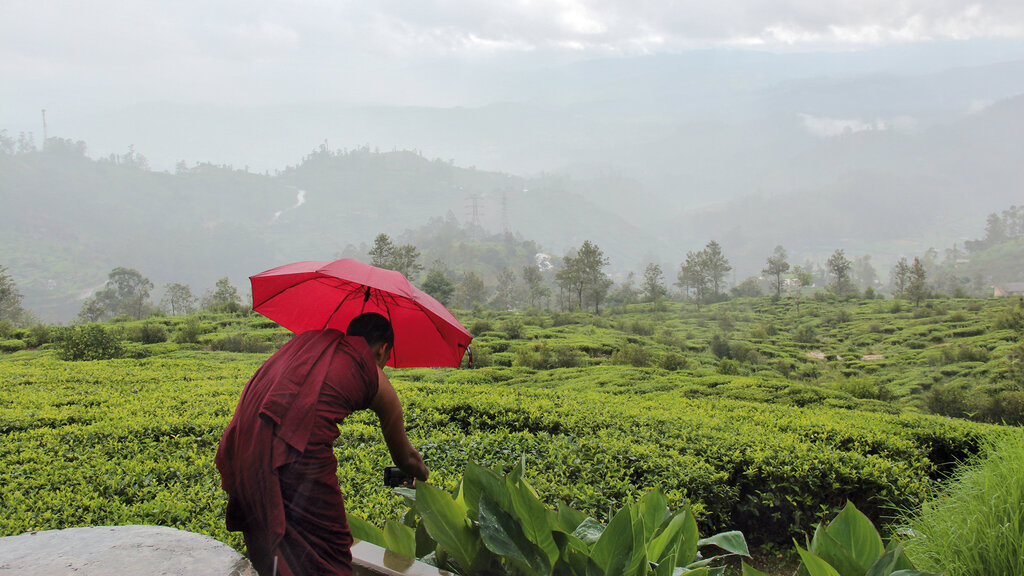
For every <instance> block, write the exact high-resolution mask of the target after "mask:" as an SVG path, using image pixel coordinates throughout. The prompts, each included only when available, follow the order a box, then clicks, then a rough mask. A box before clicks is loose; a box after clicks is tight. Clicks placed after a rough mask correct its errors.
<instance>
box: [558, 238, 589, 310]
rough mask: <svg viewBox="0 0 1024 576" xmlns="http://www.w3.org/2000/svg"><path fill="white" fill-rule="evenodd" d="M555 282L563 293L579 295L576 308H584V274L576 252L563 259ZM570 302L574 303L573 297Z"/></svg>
mask: <svg viewBox="0 0 1024 576" xmlns="http://www.w3.org/2000/svg"><path fill="white" fill-rule="evenodd" d="M555 282H557V283H558V288H559V289H560V290H561V291H562V292H563V293H565V292H568V293H569V294H577V295H578V298H577V304H576V307H577V308H582V307H583V286H584V284H583V274H582V271H581V269H580V266H579V264H578V263H577V262H576V253H575V252H570V253H569V254H566V255H565V257H564V258H562V267H561V268H559V269H558V272H556V273H555ZM569 301H570V302H571V301H572V298H571V297H570V298H569ZM563 303H564V302H563ZM570 305H571V304H570Z"/></svg>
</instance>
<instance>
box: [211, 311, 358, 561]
mask: <svg viewBox="0 0 1024 576" xmlns="http://www.w3.org/2000/svg"><path fill="white" fill-rule="evenodd" d="M377 385H378V382H377V365H376V363H375V362H374V360H373V355H372V354H371V352H370V349H369V347H368V346H367V345H366V341H365V340H364V339H362V338H345V337H344V335H343V334H342V333H341V332H339V331H337V330H312V331H309V332H305V333H303V334H300V335H298V336H296V337H294V338H293V339H292V340H291V341H290V342H288V343H287V344H285V345H284V346H283V347H282V348H281V349H280V350H278V351H277V352H276V353H275V354H274V355H273V356H271V357H270V358H269V359H268V360H267V361H266V362H265V363H264V364H263V365H262V366H260V368H259V370H257V371H256V374H254V375H253V377H252V379H250V380H249V382H248V383H247V384H246V385H245V389H244V390H243V391H242V397H241V398H240V399H239V401H238V407H237V408H236V409H235V415H234V417H233V418H232V419H231V423H230V424H228V427H227V429H226V430H225V431H224V436H223V438H221V442H220V446H219V448H218V449H217V456H216V458H215V462H216V464H217V469H218V470H219V471H220V475H221V487H222V488H224V490H225V491H226V492H227V493H228V507H227V527H228V530H232V531H238V530H241V531H242V533H243V535H244V536H245V543H246V547H247V548H248V550H249V559H250V560H251V561H252V563H253V566H254V567H255V568H256V570H257V571H258V572H259V573H260V574H261V575H270V574H273V573H275V570H276V574H279V575H281V576H305V575H321V574H323V575H348V574H351V561H352V556H351V553H350V552H349V548H350V546H351V544H352V535H351V534H350V533H349V530H348V523H347V522H346V521H345V504H344V500H343V499H342V496H341V490H340V489H339V488H338V477H337V468H338V462H337V459H336V458H335V457H334V450H333V443H334V440H335V439H336V438H337V437H338V435H339V431H338V426H337V425H338V423H340V422H341V421H342V420H343V419H344V418H345V417H346V416H348V415H349V414H351V413H352V412H354V411H356V410H361V409H364V408H367V407H369V406H370V403H371V402H372V401H373V398H374V396H376V394H377Z"/></svg>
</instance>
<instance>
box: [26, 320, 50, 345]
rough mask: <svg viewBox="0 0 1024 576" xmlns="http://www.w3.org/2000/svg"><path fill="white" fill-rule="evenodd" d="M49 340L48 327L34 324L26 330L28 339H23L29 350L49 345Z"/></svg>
mask: <svg viewBox="0 0 1024 576" xmlns="http://www.w3.org/2000/svg"><path fill="white" fill-rule="evenodd" d="M50 339H51V330H50V327H49V326H47V325H46V324H36V325H35V326H32V327H31V328H29V329H28V337H27V338H26V339H25V345H27V346H28V347H29V348H39V347H40V346H42V345H43V344H49V343H50Z"/></svg>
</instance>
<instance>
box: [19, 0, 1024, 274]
mask: <svg viewBox="0 0 1024 576" xmlns="http://www.w3.org/2000/svg"><path fill="white" fill-rule="evenodd" d="M0 77H2V78H3V82H2V83H0V129H3V130H6V131H7V133H8V135H9V136H17V135H19V134H21V133H25V134H29V133H31V134H32V135H33V136H34V139H35V142H36V143H37V144H38V143H41V141H42V138H43V133H44V127H43V117H42V112H41V111H42V110H44V109H45V111H46V112H45V118H46V122H47V126H46V128H45V130H46V135H47V136H49V137H60V138H67V139H71V140H76V141H77V140H82V141H84V142H85V143H86V144H87V145H88V154H89V156H90V157H93V158H101V157H106V156H108V155H110V154H124V153H125V152H126V151H127V150H129V149H130V147H131V149H133V150H134V151H136V152H138V153H141V154H142V155H144V156H145V157H146V158H147V159H148V161H149V165H150V166H151V168H152V169H153V170H156V171H168V172H173V171H174V170H175V167H176V166H181V165H184V166H188V167H191V166H195V165H196V164H197V163H211V164H214V165H227V166H232V167H234V168H236V169H245V170H249V171H252V172H256V173H264V172H267V173H269V174H275V173H277V172H278V171H281V170H284V169H285V168H286V167H288V166H291V165H296V164H298V163H300V162H301V161H302V160H303V158H304V157H305V156H306V155H307V154H309V153H310V152H311V151H312V150H315V149H317V148H318V147H321V146H325V147H327V148H329V149H335V150H344V149H354V148H360V147H366V148H367V149H369V150H378V149H379V150H381V151H390V150H412V151H416V153H417V154H419V155H421V156H422V157H424V158H427V159H434V158H439V159H441V160H443V161H445V162H448V163H450V164H451V165H453V166H456V167H464V168H469V167H473V168H475V169H477V170H485V171H495V172H500V173H503V174H505V175H508V176H509V177H510V178H512V177H514V178H515V179H516V180H515V182H514V186H513V185H512V183H509V184H508V185H507V186H505V188H504V190H503V191H502V193H507V192H508V191H509V190H512V188H513V187H521V188H529V187H530V186H532V185H535V184H536V183H538V182H548V183H550V182H551V181H552V180H551V179H556V180H558V179H561V180H558V181H559V182H560V184H559V185H558V186H559V188H558V189H559V190H562V191H565V192H567V193H569V194H573V195H576V196H578V197H582V198H584V199H585V200H586V201H588V202H590V203H592V204H593V205H595V206H596V207H597V208H595V210H597V209H600V210H601V211H602V214H604V215H605V216H602V217H601V218H597V217H595V218H594V219H592V220H587V221H585V222H574V223H566V224H565V226H564V227H559V226H545V227H541V226H539V225H538V224H537V223H536V218H535V216H536V210H535V209H534V208H531V207H530V206H529V205H526V204H525V200H524V204H523V205H519V206H515V205H513V206H512V207H511V209H508V210H506V211H505V212H500V211H499V209H498V207H497V206H498V205H497V201H496V200H495V198H496V196H494V195H495V194H497V193H498V190H497V189H492V190H484V189H482V190H479V191H478V192H480V193H481V194H484V195H488V194H490V195H492V202H491V204H490V206H489V209H488V211H487V212H486V213H485V215H484V217H483V224H484V225H485V226H487V227H489V229H490V230H492V231H495V230H498V231H500V229H501V227H502V225H510V226H511V227H512V228H513V229H514V230H516V231H518V232H520V233H522V235H523V237H526V238H533V239H536V240H537V241H538V242H540V243H541V245H542V247H543V248H544V249H545V250H547V251H549V252H551V253H554V254H560V253H564V250H566V249H568V248H570V247H572V246H575V245H578V244H579V243H580V242H581V241H582V240H583V239H586V238H592V239H595V240H596V241H598V242H599V243H601V244H602V246H603V247H604V248H605V249H606V251H607V252H608V253H609V255H610V256H611V257H612V258H613V266H615V267H616V269H618V270H619V271H620V272H622V271H625V270H636V269H638V267H639V266H641V265H642V263H643V262H644V261H650V260H655V261H660V262H663V263H664V265H665V269H666V270H667V271H672V270H674V269H676V268H677V267H678V263H679V261H680V260H681V258H682V255H683V254H684V253H685V252H686V251H687V250H690V249H696V248H699V247H700V246H702V245H703V243H704V242H706V241H707V240H709V239H711V238H712V237H714V238H717V239H719V240H720V241H721V242H722V244H723V246H724V247H725V248H726V250H727V251H730V252H731V256H732V257H733V259H734V261H735V262H737V264H738V266H737V268H739V271H740V273H741V274H743V273H747V272H754V273H756V271H757V268H758V267H759V266H760V265H761V264H762V263H763V260H764V257H765V256H766V255H767V253H768V251H769V250H770V247H771V246H774V245H775V244H777V243H786V244H787V246H788V247H789V248H790V249H791V251H792V252H793V253H794V256H795V257H797V258H815V257H820V256H821V255H822V254H827V253H829V252H831V250H833V249H834V248H836V247H845V248H848V249H849V250H850V251H851V252H853V253H869V252H870V253H872V254H874V255H875V257H876V262H880V263H881V265H884V264H885V263H886V262H888V261H891V260H892V259H894V258H896V257H897V256H898V255H900V254H902V253H905V252H906V253H909V252H912V251H914V250H923V249H925V248H927V247H929V246H937V247H939V248H942V247H946V246H948V245H949V244H952V243H953V242H957V241H961V242H962V240H963V239H965V238H970V237H976V236H977V235H978V234H979V233H980V232H981V229H982V227H983V226H984V215H985V214H987V213H990V212H996V211H999V210H1001V209H1004V208H1006V207H1007V206H1009V205H1010V204H1013V203H1020V200H1021V198H1022V195H1021V193H1020V192H1021V183H1022V180H1024V178H1022V168H1021V165H1022V164H1024V163H1022V162H1020V161H1019V160H1020V159H1021V158H1024V139H1022V138H1021V134H1022V132H1021V131H1020V130H1019V129H1018V128H1019V127H1020V126H1021V125H1022V121H1024V101H1022V98H1024V97H1022V95H1024V3H1022V2H1020V1H1019V0H1004V1H986V2H968V1H961V0H948V1H947V0H944V1H938V2H937V1H932V0H910V1H907V2H900V3H893V2H889V1H885V2H883V1H875V0H871V1H858V2H840V1H822V2H801V1H777V0H771V1H746V2H739V1H736V0H727V1H720V2H667V1H647V2H635V1H630V2H626V1H569V0H564V1H550V2H529V1H525V2H439V1H417V2H398V1H383V2H365V3H361V2H330V1H295V2H287V3H283V2H266V1H246V2H241V1H223V2H212V3H210V2H196V1H191V0H187V1H179V2H156V1H138V2H130V3H123V2H102V1H88V2H71V1H64V2H55V1H45V0H44V1H39V0H32V1H23V0H6V1H5V2H4V3H3V5H2V6H0ZM951 159H955V162H952V163H951ZM1014 159H1016V160H1014ZM954 164H955V165H954ZM0 183H2V181H0ZM284 184H288V185H292V183H291V182H288V183H284ZM283 188H284V185H282V189H283ZM895 191H898V193H899V194H901V195H903V196H900V198H901V199H900V200H899V201H898V202H896V203H895V206H897V207H898V209H896V208H893V209H892V210H888V212H889V214H888V215H886V214H883V213H884V212H887V210H882V209H881V206H882V204H884V203H885V202H886V201H887V200H891V199H892V198H893V194H894V193H896V192H895ZM16 193H17V191H15V190H12V189H9V188H7V189H0V194H2V195H4V196H8V200H10V198H11V196H12V195H14V194H16ZM316 193H317V191H315V190H312V191H310V195H309V197H308V198H307V200H310V201H313V199H314V198H315V194H316ZM516 193H517V194H518V193H519V188H516ZM287 194H288V195H289V198H290V199H291V200H288V201H283V200H282V201H278V203H277V205H274V206H267V207H266V210H265V211H266V213H267V214H268V215H273V214H274V213H275V212H280V211H282V210H285V209H287V208H288V206H289V204H290V202H291V201H292V200H293V199H294V197H295V196H294V195H295V191H294V189H289V190H288V191H287ZM408 194H409V196H408V197H403V198H404V200H403V201H406V202H410V203H416V202H418V203H416V206H415V207H414V209H412V210H411V214H410V215H408V216H400V217H397V216H396V217H392V216H391V215H388V214H381V215H380V219H379V220H377V221H375V222H370V223H366V225H367V228H366V229H367V230H371V229H374V228H376V229H377V230H382V229H385V228H386V229H387V230H390V231H391V232H392V233H393V234H397V233H398V232H400V231H401V230H404V229H405V228H412V227H416V226H421V225H424V224H425V223H426V222H427V220H428V218H430V217H443V216H444V215H445V214H446V213H454V214H456V215H457V216H458V217H459V218H461V219H466V218H467V214H466V199H465V196H466V194H463V195H462V196H459V195H458V194H452V195H451V197H450V198H448V199H447V200H442V199H440V197H438V196H436V195H434V196H430V195H427V194H425V193H424V194H422V195H420V196H419V197H418V200H416V198H417V196H416V191H415V190H411V191H408ZM838 197H846V198H853V199H857V200H856V201H855V202H852V203H853V204H854V205H855V206H854V209H853V210H852V211H850V212H848V213H847V214H846V216H848V221H847V223H846V224H847V226H846V227H844V226H843V225H838V226H837V225H834V224H832V223H831V222H832V220H828V219H827V218H824V216H823V215H824V214H825V213H827V212H828V211H832V212H833V215H834V213H835V212H836V211H837V210H838V211H840V212H841V211H842V210H843V208H840V207H837V204H836V202H835V201H834V199H835V198H838ZM523 198H525V196H524V197H523ZM511 201H512V202H515V201H516V198H512V200H511ZM0 202H3V200H0ZM299 206H301V204H300V205H299ZM890 208H892V207H891V206H890ZM302 209H303V208H301V207H296V208H295V209H294V210H291V211H289V212H285V213H286V214H298V213H299V212H301V210H302ZM817 210H820V211H822V212H818V211H817ZM858 210H859V211H860V212H858ZM499 214H502V215H503V217H504V219H505V221H504V222H502V221H501V219H500V218H499ZM510 214H511V218H512V221H511V222H508V218H509V215H510ZM602 218H603V219H602ZM769 219H772V220H773V221H772V222H771V225H770V226H767V225H766V224H765V221H766V220H769ZM275 220H276V217H275ZM826 220H827V221H828V222H829V223H827V224H826V223H824V222H825V221H826ZM815 222H818V223H819V226H814V225H812V224H813V223H815ZM845 228H848V229H845ZM371 239H372V235H370V234H369V232H367V231H364V230H363V229H361V228H360V229H359V231H358V237H352V238H350V239H348V240H347V241H348V242H351V243H353V244H358V243H360V242H367V241H369V240H371ZM839 241H845V242H846V243H845V244H843V246H837V245H836V244H837V243H838V242H839ZM6 242H7V240H5V243H6ZM338 249H339V247H337V246H332V247H331V248H330V249H329V250H327V251H328V252H331V253H334V252H336V251H337V250H338ZM330 255H331V254H324V255H323V257H329V256H330ZM4 256H5V254H3V253H0V264H3V262H4V260H5V258H4ZM6 256H7V258H6V260H7V261H11V255H10V254H7V255H6ZM281 256H282V257H287V258H292V257H294V256H296V255H293V254H283V255H281ZM140 258H141V257H140ZM106 264H107V263H106V262H104V263H103V265H106ZM124 264H132V263H131V262H126V263H124ZM10 268H11V271H12V273H14V274H15V276H16V277H17V276H18V275H19V274H21V275H22V277H25V276H26V275H29V274H28V273H27V272H25V271H24V267H21V268H19V267H18V265H11V266H10ZM108 269H109V268H108ZM256 271H257V270H250V271H249V272H250V273H252V272H256ZM230 272H231V273H232V274H235V275H237V274H239V271H235V270H232V271H230ZM242 273H244V271H242ZM104 274H105V270H101V269H97V271H95V272H94V273H92V275H93V277H95V278H96V280H98V281H100V282H102V278H103V276H104ZM672 275H673V274H672V273H671V272H670V273H669V276H672ZM157 280H162V279H157ZM23 282H24V281H23ZM22 285H24V283H23V284H22Z"/></svg>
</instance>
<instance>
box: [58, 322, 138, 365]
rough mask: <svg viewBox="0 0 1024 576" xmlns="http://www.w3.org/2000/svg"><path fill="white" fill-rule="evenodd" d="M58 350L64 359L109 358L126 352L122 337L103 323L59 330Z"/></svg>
mask: <svg viewBox="0 0 1024 576" xmlns="http://www.w3.org/2000/svg"><path fill="white" fill-rule="evenodd" d="M56 341H57V352H58V354H60V357H61V358H63V359H64V360H109V359H112V358H120V357H121V355H122V354H124V344H122V343H121V339H120V338H119V337H118V336H117V335H115V334H114V333H113V332H112V331H111V330H109V329H107V328H106V327H105V326H104V325H102V324H85V325H83V326H73V327H70V328H63V329H61V330H59V331H58V332H57V336H56Z"/></svg>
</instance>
